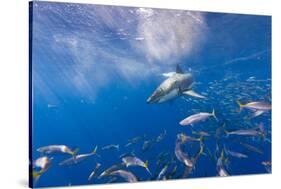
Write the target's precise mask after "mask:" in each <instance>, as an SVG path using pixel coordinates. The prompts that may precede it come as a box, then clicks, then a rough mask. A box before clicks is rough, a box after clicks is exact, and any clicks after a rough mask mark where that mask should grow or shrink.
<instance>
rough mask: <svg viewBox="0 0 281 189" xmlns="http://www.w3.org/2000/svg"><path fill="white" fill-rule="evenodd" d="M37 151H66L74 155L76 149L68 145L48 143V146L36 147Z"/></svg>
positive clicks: (50, 152)
mask: <svg viewBox="0 0 281 189" xmlns="http://www.w3.org/2000/svg"><path fill="white" fill-rule="evenodd" d="M37 151H38V152H40V153H45V154H52V153H67V154H71V155H75V154H76V152H77V151H78V149H76V150H75V151H72V150H71V149H70V148H69V147H67V146H65V145H50V146H44V147H40V148H38V149H37Z"/></svg>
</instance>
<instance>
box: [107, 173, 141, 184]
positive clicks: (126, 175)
mask: <svg viewBox="0 0 281 189" xmlns="http://www.w3.org/2000/svg"><path fill="white" fill-rule="evenodd" d="M109 175H111V176H120V177H122V178H124V179H125V180H126V181H127V182H137V181H138V180H137V177H136V176H135V175H134V174H133V173H131V172H129V171H125V170H117V171H113V172H111V173H110V174H109Z"/></svg>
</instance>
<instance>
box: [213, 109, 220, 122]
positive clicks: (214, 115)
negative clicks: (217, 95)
mask: <svg viewBox="0 0 281 189" xmlns="http://www.w3.org/2000/svg"><path fill="white" fill-rule="evenodd" d="M212 116H213V117H214V118H215V119H216V121H219V120H218V118H217V116H216V113H215V109H213V111H212Z"/></svg>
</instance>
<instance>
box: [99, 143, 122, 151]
mask: <svg viewBox="0 0 281 189" xmlns="http://www.w3.org/2000/svg"><path fill="white" fill-rule="evenodd" d="M114 149H116V150H118V151H119V144H110V145H107V146H104V147H102V150H114Z"/></svg>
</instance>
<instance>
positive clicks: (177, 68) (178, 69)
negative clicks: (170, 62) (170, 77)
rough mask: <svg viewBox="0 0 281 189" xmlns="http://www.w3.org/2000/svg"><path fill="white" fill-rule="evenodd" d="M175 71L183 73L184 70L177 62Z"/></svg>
mask: <svg viewBox="0 0 281 189" xmlns="http://www.w3.org/2000/svg"><path fill="white" fill-rule="evenodd" d="M176 73H180V74H183V73H184V72H183V71H182V69H181V67H180V65H179V64H177V67H176Z"/></svg>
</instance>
